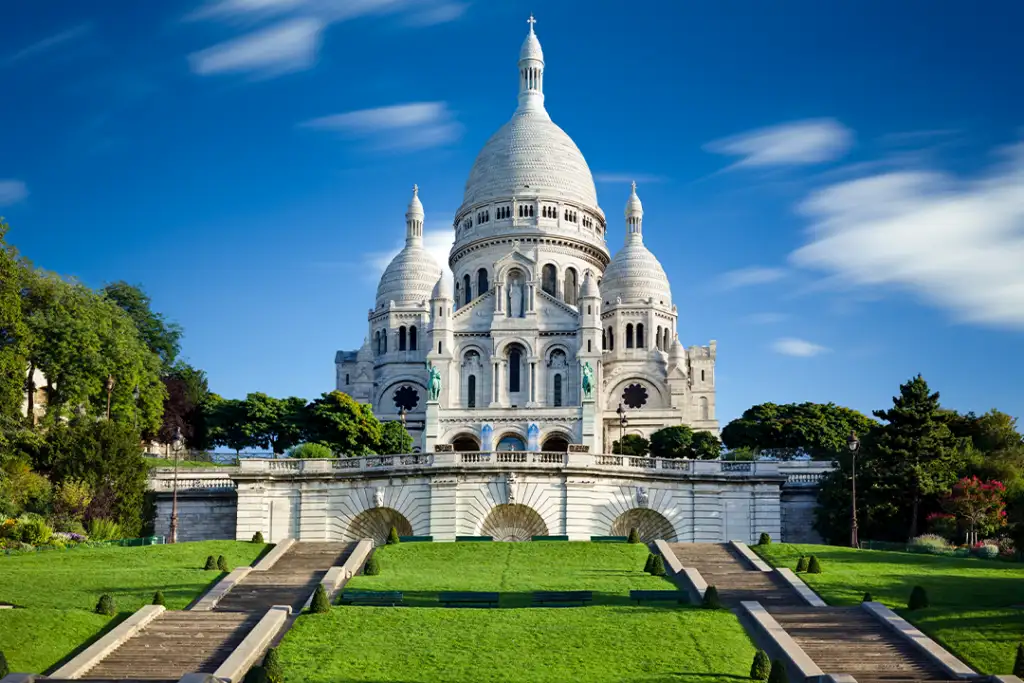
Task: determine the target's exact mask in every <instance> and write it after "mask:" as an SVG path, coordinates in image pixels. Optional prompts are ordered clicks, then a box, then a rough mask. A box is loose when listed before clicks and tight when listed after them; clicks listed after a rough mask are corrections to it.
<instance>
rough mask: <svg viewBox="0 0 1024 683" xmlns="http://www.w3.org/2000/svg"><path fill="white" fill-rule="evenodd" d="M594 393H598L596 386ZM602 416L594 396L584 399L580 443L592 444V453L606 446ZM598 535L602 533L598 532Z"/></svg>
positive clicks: (599, 451)
mask: <svg viewBox="0 0 1024 683" xmlns="http://www.w3.org/2000/svg"><path fill="white" fill-rule="evenodd" d="M594 393H597V389H596V387H595V390H594ZM600 422H601V417H600V416H599V415H598V413H597V404H596V403H595V401H594V399H593V398H585V399H583V419H582V420H581V432H582V433H581V434H580V443H582V444H583V445H584V446H590V452H591V453H601V452H602V447H603V446H604V444H603V441H604V439H602V438H601V437H602V434H601V424H600ZM596 535H598V536H600V535H602V534H596Z"/></svg>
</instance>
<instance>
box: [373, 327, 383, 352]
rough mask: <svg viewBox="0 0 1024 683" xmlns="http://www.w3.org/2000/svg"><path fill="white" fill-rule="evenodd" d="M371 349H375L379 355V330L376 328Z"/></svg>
mask: <svg viewBox="0 0 1024 683" xmlns="http://www.w3.org/2000/svg"><path fill="white" fill-rule="evenodd" d="M373 350H374V351H376V352H377V354H378V355H380V353H381V350H380V330H377V331H376V332H374V333H373Z"/></svg>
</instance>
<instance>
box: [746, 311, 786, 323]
mask: <svg viewBox="0 0 1024 683" xmlns="http://www.w3.org/2000/svg"><path fill="white" fill-rule="evenodd" d="M788 318H789V316H787V315H786V314H785V313H752V314H750V315H748V316H747V317H746V318H744V321H746V322H747V323H749V324H751V325H777V324H778V323H781V322H784V321H785V320H787V319H788Z"/></svg>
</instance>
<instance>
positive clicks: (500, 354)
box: [494, 336, 533, 358]
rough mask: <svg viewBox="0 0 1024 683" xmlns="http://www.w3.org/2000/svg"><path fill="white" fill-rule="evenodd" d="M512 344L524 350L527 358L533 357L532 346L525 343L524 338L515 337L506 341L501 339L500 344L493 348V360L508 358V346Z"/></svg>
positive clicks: (527, 342)
mask: <svg viewBox="0 0 1024 683" xmlns="http://www.w3.org/2000/svg"><path fill="white" fill-rule="evenodd" d="M512 344H519V345H520V346H522V347H523V348H524V349H526V355H527V356H532V355H533V345H531V344H530V342H529V341H527V340H526V338H525V337H518V336H516V337H508V338H507V339H502V340H501V341H500V342H498V345H497V346H496V347H494V357H495V358H507V357H508V347H509V346H510V345H512Z"/></svg>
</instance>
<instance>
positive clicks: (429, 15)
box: [407, 2, 469, 26]
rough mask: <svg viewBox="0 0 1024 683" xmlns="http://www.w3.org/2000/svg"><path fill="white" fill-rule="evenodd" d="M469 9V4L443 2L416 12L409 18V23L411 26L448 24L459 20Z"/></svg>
mask: <svg viewBox="0 0 1024 683" xmlns="http://www.w3.org/2000/svg"><path fill="white" fill-rule="evenodd" d="M467 9H469V4H468V3H464V2H441V3H437V4H434V5H432V6H430V7H427V8H426V9H423V10H420V11H418V12H415V13H414V14H412V15H411V16H410V17H409V19H408V21H407V23H408V24H409V25H411V26H434V25H436V24H447V23H448V22H449V21H455V20H456V19H459V18H460V17H461V16H462V15H463V14H465V13H466V10H467Z"/></svg>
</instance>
